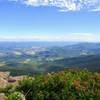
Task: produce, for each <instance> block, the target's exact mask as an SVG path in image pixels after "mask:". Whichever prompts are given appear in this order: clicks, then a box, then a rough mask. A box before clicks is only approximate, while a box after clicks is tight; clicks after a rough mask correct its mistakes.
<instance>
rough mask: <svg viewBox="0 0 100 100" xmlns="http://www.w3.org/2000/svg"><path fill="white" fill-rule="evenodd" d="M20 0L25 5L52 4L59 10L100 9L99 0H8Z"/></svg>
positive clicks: (18, 0) (17, 0)
mask: <svg viewBox="0 0 100 100" xmlns="http://www.w3.org/2000/svg"><path fill="white" fill-rule="evenodd" d="M8 1H16V2H21V3H22V4H25V5H27V6H33V7H38V6H53V7H57V8H58V9H59V11H60V12H66V11H80V10H81V9H83V10H88V11H100V0H8Z"/></svg>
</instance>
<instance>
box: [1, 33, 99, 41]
mask: <svg viewBox="0 0 100 100" xmlns="http://www.w3.org/2000/svg"><path fill="white" fill-rule="evenodd" d="M0 41H62V42H63V41H65V42H69V41H72V42H100V34H90V33H71V34H66V35H30V36H29V35H24V36H23V35H22V36H21V35H20V36H18V35H17V36H15V35H11V36H7V35H6V36H3V35H2V36H0Z"/></svg>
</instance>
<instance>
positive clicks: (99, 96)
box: [0, 69, 100, 100]
mask: <svg viewBox="0 0 100 100" xmlns="http://www.w3.org/2000/svg"><path fill="white" fill-rule="evenodd" d="M0 92H1V93H5V95H6V100H22V99H21V96H22V95H24V97H25V98H26V100H100V74H99V73H94V72H90V71H87V70H79V69H77V70H73V69H70V70H64V71H59V72H57V73H54V72H52V73H48V74H47V75H38V76H35V77H25V78H24V79H22V80H20V81H19V83H18V84H16V85H14V86H7V87H6V88H4V89H1V90H0Z"/></svg>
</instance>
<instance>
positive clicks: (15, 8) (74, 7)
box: [0, 0, 100, 42]
mask: <svg viewBox="0 0 100 100" xmlns="http://www.w3.org/2000/svg"><path fill="white" fill-rule="evenodd" d="M0 41H82V42H84V41H85V42H100V0H0Z"/></svg>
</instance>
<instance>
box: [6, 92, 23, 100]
mask: <svg viewBox="0 0 100 100" xmlns="http://www.w3.org/2000/svg"><path fill="white" fill-rule="evenodd" d="M5 100H22V97H21V93H19V92H14V93H12V94H10V95H8V97H6V98H5Z"/></svg>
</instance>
